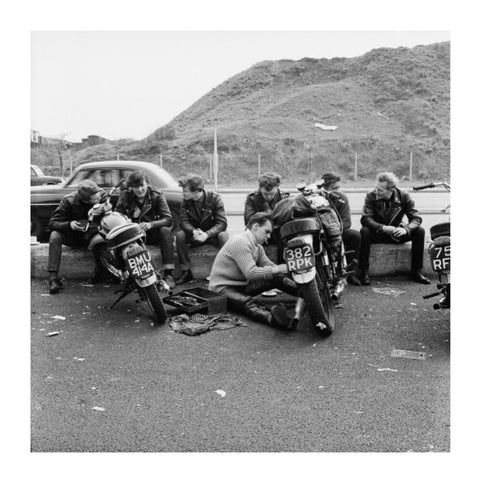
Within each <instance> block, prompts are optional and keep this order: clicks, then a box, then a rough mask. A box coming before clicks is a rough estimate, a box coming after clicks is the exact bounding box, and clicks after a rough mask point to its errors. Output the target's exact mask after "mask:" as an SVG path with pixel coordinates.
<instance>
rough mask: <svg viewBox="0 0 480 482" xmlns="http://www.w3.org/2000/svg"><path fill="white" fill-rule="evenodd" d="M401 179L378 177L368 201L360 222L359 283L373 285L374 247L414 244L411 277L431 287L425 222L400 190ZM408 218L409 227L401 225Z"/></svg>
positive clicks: (383, 175)
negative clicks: (425, 261) (371, 263)
mask: <svg viewBox="0 0 480 482" xmlns="http://www.w3.org/2000/svg"><path fill="white" fill-rule="evenodd" d="M398 182H399V181H398V178H397V176H395V174H393V173H392V172H380V173H379V174H377V184H376V186H375V189H374V190H373V191H371V192H369V193H368V194H367V196H366V197H365V204H364V206H363V212H362V217H361V220H360V222H361V223H362V229H361V230H360V235H361V238H362V239H361V243H360V260H359V267H360V281H361V282H362V284H363V285H369V284H370V277H369V274H368V267H369V257H370V244H371V243H390V244H391V243H406V242H407V241H411V242H412V265H411V272H410V277H411V279H413V280H414V281H416V282H417V283H422V284H429V283H430V281H429V280H428V279H427V278H426V277H425V276H424V274H423V273H422V268H423V251H424V247H425V230H424V229H423V228H422V227H421V226H420V224H421V223H422V218H421V217H420V216H419V215H418V211H417V210H416V209H415V203H414V201H413V199H412V198H411V197H410V195H409V194H408V192H406V191H403V190H401V189H399V188H398V187H397V186H398ZM404 216H407V219H408V224H404V223H402V219H403V217H404Z"/></svg>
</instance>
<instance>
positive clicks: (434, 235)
mask: <svg viewBox="0 0 480 482" xmlns="http://www.w3.org/2000/svg"><path fill="white" fill-rule="evenodd" d="M438 186H443V187H444V188H445V189H446V190H447V191H448V192H450V184H448V183H446V182H432V183H430V184H425V185H423V186H414V187H413V190H414V191H421V190H423V189H432V188H435V187H438ZM449 208H450V206H447V207H446V208H445V209H442V211H441V212H442V213H446V212H447V210H448V209H449ZM430 238H431V239H432V242H431V244H430V246H429V247H428V254H429V256H430V263H431V266H432V270H433V271H434V272H435V273H436V274H437V276H438V283H437V289H438V291H435V292H434V293H431V294H429V295H425V296H424V297H423V298H424V299H428V298H433V297H434V296H439V295H441V296H442V297H441V298H440V300H439V301H438V302H437V303H435V304H434V305H433V308H434V309H435V310H439V309H445V308H450V221H448V222H447V223H438V224H435V225H433V226H432V227H431V228H430Z"/></svg>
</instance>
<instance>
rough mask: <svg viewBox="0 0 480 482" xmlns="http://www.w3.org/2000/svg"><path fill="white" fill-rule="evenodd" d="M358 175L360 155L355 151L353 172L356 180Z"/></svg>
mask: <svg viewBox="0 0 480 482" xmlns="http://www.w3.org/2000/svg"><path fill="white" fill-rule="evenodd" d="M357 176H358V155H357V153H356V152H355V170H354V172H353V180H354V181H356V180H357Z"/></svg>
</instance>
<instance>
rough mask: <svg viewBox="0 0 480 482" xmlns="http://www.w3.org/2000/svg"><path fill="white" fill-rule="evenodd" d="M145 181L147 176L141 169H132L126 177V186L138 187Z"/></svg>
mask: <svg viewBox="0 0 480 482" xmlns="http://www.w3.org/2000/svg"><path fill="white" fill-rule="evenodd" d="M146 183H147V176H146V175H145V173H144V172H143V171H133V172H132V173H131V174H130V175H129V176H128V177H127V183H126V184H127V187H138V186H141V185H142V184H146Z"/></svg>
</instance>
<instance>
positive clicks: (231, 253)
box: [208, 229, 280, 291]
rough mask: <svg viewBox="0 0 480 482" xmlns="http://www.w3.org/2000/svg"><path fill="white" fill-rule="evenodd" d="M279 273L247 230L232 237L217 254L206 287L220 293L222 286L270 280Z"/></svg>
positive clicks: (243, 284)
mask: <svg viewBox="0 0 480 482" xmlns="http://www.w3.org/2000/svg"><path fill="white" fill-rule="evenodd" d="M279 272H280V271H279V268H278V265H276V264H275V263H274V262H272V261H271V260H270V259H269V258H268V256H267V255H266V254H265V250H264V249H263V246H262V245H260V244H258V242H257V241H256V239H255V237H254V235H253V234H252V232H251V231H250V230H249V229H247V230H245V231H242V232H241V233H238V234H235V235H234V236H232V237H231V238H230V239H229V240H228V241H227V242H226V243H225V245H224V246H223V247H222V249H221V250H220V251H219V252H218V253H217V256H216V258H215V261H214V262H213V267H212V272H211V273H210V284H209V286H208V288H209V289H210V290H212V291H220V290H221V288H222V287H224V286H245V285H246V284H247V282H248V281H250V280H259V279H272V278H273V277H274V276H275V275H276V274H278V273H279Z"/></svg>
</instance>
